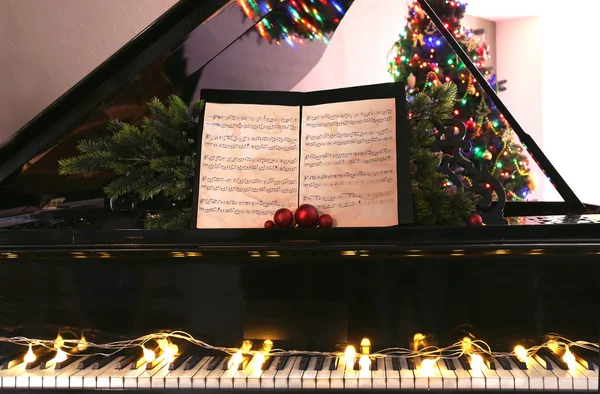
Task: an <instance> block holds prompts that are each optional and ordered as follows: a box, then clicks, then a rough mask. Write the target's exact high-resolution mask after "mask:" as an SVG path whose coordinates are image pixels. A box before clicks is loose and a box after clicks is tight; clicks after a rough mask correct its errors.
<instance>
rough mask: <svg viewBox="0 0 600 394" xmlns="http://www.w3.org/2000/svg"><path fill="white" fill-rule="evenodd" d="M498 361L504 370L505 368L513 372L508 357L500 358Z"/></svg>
mask: <svg viewBox="0 0 600 394" xmlns="http://www.w3.org/2000/svg"><path fill="white" fill-rule="evenodd" d="M496 360H498V362H499V363H500V366H502V368H504V369H505V370H507V371H512V365H510V362H509V361H508V359H507V358H506V357H498V358H497V359H496Z"/></svg>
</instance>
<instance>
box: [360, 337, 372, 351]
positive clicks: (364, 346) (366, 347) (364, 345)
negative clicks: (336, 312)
mask: <svg viewBox="0 0 600 394" xmlns="http://www.w3.org/2000/svg"><path fill="white" fill-rule="evenodd" d="M360 352H361V353H362V354H369V353H371V341H370V340H369V338H363V339H362V340H361V341H360Z"/></svg>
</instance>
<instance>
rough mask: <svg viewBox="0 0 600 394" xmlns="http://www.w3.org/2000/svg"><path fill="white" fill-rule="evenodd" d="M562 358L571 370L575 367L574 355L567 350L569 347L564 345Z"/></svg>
mask: <svg viewBox="0 0 600 394" xmlns="http://www.w3.org/2000/svg"><path fill="white" fill-rule="evenodd" d="M562 359H563V361H564V362H565V363H567V365H568V366H569V370H570V371H572V370H574V369H577V361H576V360H575V356H574V355H573V353H571V351H570V350H569V347H568V346H567V347H566V350H565V354H563V356H562Z"/></svg>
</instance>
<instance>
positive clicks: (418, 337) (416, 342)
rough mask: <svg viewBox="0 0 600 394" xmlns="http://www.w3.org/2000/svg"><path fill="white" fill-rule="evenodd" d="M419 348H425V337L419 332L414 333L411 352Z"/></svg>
mask: <svg viewBox="0 0 600 394" xmlns="http://www.w3.org/2000/svg"><path fill="white" fill-rule="evenodd" d="M419 346H425V335H423V334H421V333H420V332H418V333H416V334H415V335H414V337H413V350H414V351H417V350H419Z"/></svg>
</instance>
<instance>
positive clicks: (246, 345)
mask: <svg viewBox="0 0 600 394" xmlns="http://www.w3.org/2000/svg"><path fill="white" fill-rule="evenodd" d="M250 349H252V341H248V340H245V341H244V342H242V352H243V353H247V352H249V351H250Z"/></svg>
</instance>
